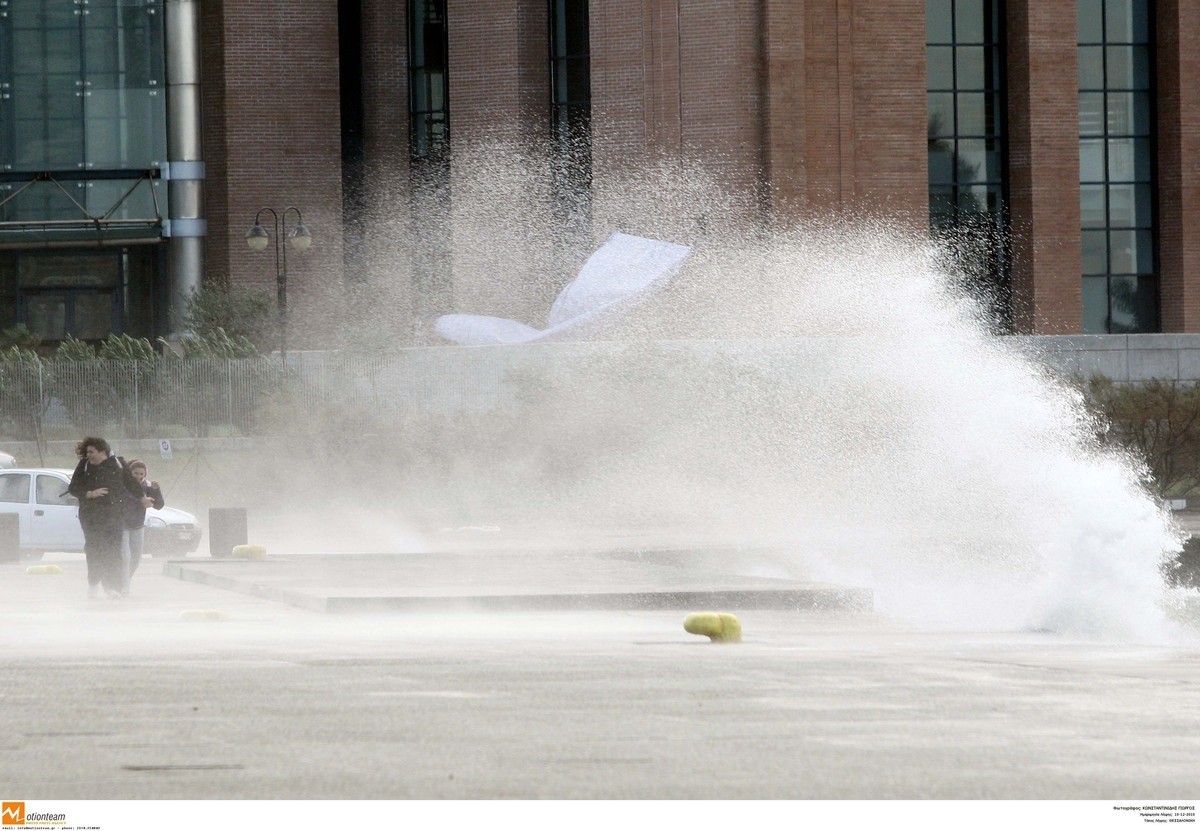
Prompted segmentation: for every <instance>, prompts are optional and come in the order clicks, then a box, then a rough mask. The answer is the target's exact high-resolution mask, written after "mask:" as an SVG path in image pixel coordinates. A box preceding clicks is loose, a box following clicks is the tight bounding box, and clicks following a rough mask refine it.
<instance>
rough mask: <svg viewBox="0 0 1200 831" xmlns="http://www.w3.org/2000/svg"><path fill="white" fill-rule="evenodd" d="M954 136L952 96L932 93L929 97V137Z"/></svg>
mask: <svg viewBox="0 0 1200 831" xmlns="http://www.w3.org/2000/svg"><path fill="white" fill-rule="evenodd" d="M953 135H954V95H953V94H951V93H943V92H934V93H930V95H929V137H930V138H938V137H941V136H953Z"/></svg>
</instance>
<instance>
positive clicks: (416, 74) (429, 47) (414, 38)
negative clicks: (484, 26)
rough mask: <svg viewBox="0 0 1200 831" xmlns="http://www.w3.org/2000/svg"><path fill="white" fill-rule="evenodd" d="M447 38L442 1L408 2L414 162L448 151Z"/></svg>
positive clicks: (410, 108) (410, 99) (412, 0)
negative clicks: (415, 159)
mask: <svg viewBox="0 0 1200 831" xmlns="http://www.w3.org/2000/svg"><path fill="white" fill-rule="evenodd" d="M447 38H448V31H447V27H446V0H420V2H418V0H409V3H408V72H409V84H408V91H409V96H408V106H409V126H410V142H409V151H410V153H411V155H412V156H413V157H414V158H417V159H424V158H441V157H443V156H444V154H445V153H446V152H447V151H449V149H450V107H449V78H448V77H447V62H446V55H447V53H448V51H449V50H448V48H447V43H448V40H447Z"/></svg>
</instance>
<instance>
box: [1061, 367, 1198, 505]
mask: <svg viewBox="0 0 1200 831" xmlns="http://www.w3.org/2000/svg"><path fill="white" fill-rule="evenodd" d="M1084 393H1085V395H1086V397H1087V399H1088V401H1089V402H1090V403H1091V405H1092V407H1093V409H1094V410H1095V411H1096V412H1097V413H1098V414H1099V415H1100V417H1101V419H1102V421H1101V424H1102V428H1101V431H1100V435H1099V439H1100V442H1101V444H1103V445H1107V446H1116V447H1121V448H1124V449H1127V450H1130V451H1132V452H1133V453H1135V454H1136V455H1137V456H1139V457H1140V458H1141V459H1143V460H1144V461H1145V462H1146V466H1147V467H1148V468H1149V470H1150V473H1151V475H1152V476H1153V477H1154V487H1155V488H1156V489H1157V491H1158V493H1159V495H1160V496H1163V497H1166V496H1182V495H1185V494H1188V493H1190V492H1191V491H1193V490H1194V489H1195V488H1196V487H1197V486H1198V485H1200V384H1196V383H1182V382H1179V381H1165V380H1161V379H1155V380H1152V381H1145V382H1141V383H1135V384H1117V383H1114V382H1113V381H1112V380H1111V379H1109V378H1106V377H1104V376H1103V375H1096V376H1093V377H1092V378H1091V379H1090V380H1089V381H1088V382H1087V384H1086V385H1085V389H1084Z"/></svg>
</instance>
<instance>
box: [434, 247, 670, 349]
mask: <svg viewBox="0 0 1200 831" xmlns="http://www.w3.org/2000/svg"><path fill="white" fill-rule="evenodd" d="M691 253H692V249H691V248H690V247H688V246H686V245H676V244H675V243H671V242H663V241H662V240H656V239H647V238H645V237H635V236H632V235H631V234H622V233H620V232H618V233H615V234H613V235H612V236H611V237H609V238H608V239H607V240H606V241H605V243H604V244H603V245H601V246H600V247H599V248H597V249H596V252H595V253H594V254H592V256H590V257H588V260H587V262H586V263H584V264H583V268H581V269H580V270H579V274H578V275H576V277H575V279H574V280H572V281H571V282H570V283H569V284H568V285H567V287H566V288H564V289H563V290H562V292H561V293H559V295H558V297H557V299H555V301H554V305H553V306H551V307H550V317H549V319H548V320H547V325H546V328H545V329H535V328H534V327H532V326H527V325H525V324H524V323H520V322H519V321H516V320H509V319H507V318H503V317H491V316H488V315H468V314H450V315H442V316H441V317H439V318H438V319H437V323H436V324H435V326H434V329H435V330H436V331H437V333H438V334H439V335H441V336H442V337H444V338H446V339H447V340H451V341H454V342H455V343H458V344H462V345H464V346H485V345H495V344H509V343H530V342H533V341H540V340H584V339H586V338H587V337H588V336H589V335H591V334H594V333H595V332H598V331H600V330H601V329H603V328H604V327H605V326H608V325H611V324H612V323H614V322H615V321H616V320H618V319H619V318H620V317H621V316H623V315H625V314H627V313H628V312H629V311H630V310H631V309H632V308H633V307H634V306H636V305H637V304H638V303H639V302H641V301H642V300H644V299H645V298H647V297H649V296H650V295H651V294H653V293H654V292H656V291H659V290H660V289H662V288H663V286H665V285H666V284H667V283H668V282H670V280H671V277H673V276H674V274H675V272H677V271H678V270H679V267H680V266H681V265H683V261H684V260H686V259H687V258H688V255H689V254H691Z"/></svg>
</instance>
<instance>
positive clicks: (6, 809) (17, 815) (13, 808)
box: [0, 802, 25, 825]
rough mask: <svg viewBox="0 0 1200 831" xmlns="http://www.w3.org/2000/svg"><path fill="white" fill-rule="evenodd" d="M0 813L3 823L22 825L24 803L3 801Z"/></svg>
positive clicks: (23, 821)
mask: <svg viewBox="0 0 1200 831" xmlns="http://www.w3.org/2000/svg"><path fill="white" fill-rule="evenodd" d="M0 815H2V816H3V817H4V824H5V825H24V824H25V803H24V802H5V803H4V804H3V806H2V807H0Z"/></svg>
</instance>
